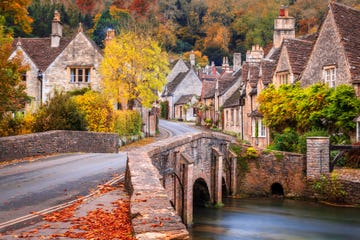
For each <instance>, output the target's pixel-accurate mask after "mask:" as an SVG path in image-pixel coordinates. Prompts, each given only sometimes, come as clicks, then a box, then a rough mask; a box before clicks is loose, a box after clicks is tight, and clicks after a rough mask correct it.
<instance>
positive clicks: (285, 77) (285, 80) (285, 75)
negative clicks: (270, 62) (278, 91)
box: [276, 72, 290, 85]
mask: <svg viewBox="0 0 360 240" xmlns="http://www.w3.org/2000/svg"><path fill="white" fill-rule="evenodd" d="M276 75H277V79H278V83H279V85H282V84H289V83H290V82H289V79H290V74H289V72H281V73H277V74H276Z"/></svg>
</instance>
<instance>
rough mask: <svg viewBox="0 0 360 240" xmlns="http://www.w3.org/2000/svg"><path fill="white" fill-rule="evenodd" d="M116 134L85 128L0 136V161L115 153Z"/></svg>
mask: <svg viewBox="0 0 360 240" xmlns="http://www.w3.org/2000/svg"><path fill="white" fill-rule="evenodd" d="M119 144H120V143H119V136H118V135H117V134H113V133H95V132H86V131H64V130H56V131H48V132H41V133H32V134H25V135H18V136H10V137H2V138H0V162H2V161H7V160H13V159H21V158H26V157H35V156H43V155H50V154H54V153H71V152H89V153H90V152H96V153H117V152H118V149H119V146H120V145H119Z"/></svg>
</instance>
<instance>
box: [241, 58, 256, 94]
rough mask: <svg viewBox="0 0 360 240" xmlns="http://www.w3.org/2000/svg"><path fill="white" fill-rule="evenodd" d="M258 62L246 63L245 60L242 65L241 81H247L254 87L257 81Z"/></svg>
mask: <svg viewBox="0 0 360 240" xmlns="http://www.w3.org/2000/svg"><path fill="white" fill-rule="evenodd" d="M259 73H260V63H258V62H257V63H247V62H245V63H244V64H243V67H242V76H241V79H242V80H243V81H249V83H250V86H251V87H252V88H256V86H257V83H258V81H259Z"/></svg>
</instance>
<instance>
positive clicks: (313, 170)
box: [306, 137, 330, 179]
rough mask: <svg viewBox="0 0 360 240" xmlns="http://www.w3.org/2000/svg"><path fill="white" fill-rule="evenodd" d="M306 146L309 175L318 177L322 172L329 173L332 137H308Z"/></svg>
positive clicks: (309, 176)
mask: <svg viewBox="0 0 360 240" xmlns="http://www.w3.org/2000/svg"><path fill="white" fill-rule="evenodd" d="M306 148H307V151H306V159H307V161H306V165H307V173H306V175H307V177H308V178H310V179H312V178H315V179H316V178H319V177H320V175H322V174H325V175H326V174H329V172H330V168H329V161H330V160H329V159H330V138H328V137H308V138H307V139H306Z"/></svg>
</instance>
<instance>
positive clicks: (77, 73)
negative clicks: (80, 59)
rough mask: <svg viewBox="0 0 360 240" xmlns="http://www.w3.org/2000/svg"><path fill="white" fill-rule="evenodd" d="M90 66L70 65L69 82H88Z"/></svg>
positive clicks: (89, 79)
mask: <svg viewBox="0 0 360 240" xmlns="http://www.w3.org/2000/svg"><path fill="white" fill-rule="evenodd" d="M90 82H91V68H89V67H70V83H90Z"/></svg>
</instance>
